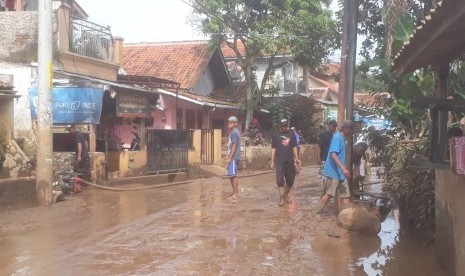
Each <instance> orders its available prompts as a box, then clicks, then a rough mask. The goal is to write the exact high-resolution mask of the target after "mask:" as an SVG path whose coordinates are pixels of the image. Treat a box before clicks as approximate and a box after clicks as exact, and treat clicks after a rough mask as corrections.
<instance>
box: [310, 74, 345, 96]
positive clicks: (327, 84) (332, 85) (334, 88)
mask: <svg viewBox="0 0 465 276" xmlns="http://www.w3.org/2000/svg"><path fill="white" fill-rule="evenodd" d="M308 76H309V77H310V78H312V79H314V80H316V81H317V82H319V83H321V84H322V85H323V86H324V87H328V88H329V89H331V90H332V91H334V92H336V93H338V91H339V83H331V82H329V81H326V80H323V79H320V78H317V77H315V76H312V75H308Z"/></svg>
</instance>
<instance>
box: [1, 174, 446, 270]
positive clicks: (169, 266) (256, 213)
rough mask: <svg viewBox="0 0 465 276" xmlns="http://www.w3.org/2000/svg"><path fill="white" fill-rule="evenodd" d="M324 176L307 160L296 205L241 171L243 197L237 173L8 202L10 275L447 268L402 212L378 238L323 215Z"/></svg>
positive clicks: (266, 179)
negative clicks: (282, 202) (233, 197)
mask: <svg viewBox="0 0 465 276" xmlns="http://www.w3.org/2000/svg"><path fill="white" fill-rule="evenodd" d="M321 182H322V181H321V179H319V178H318V177H317V168H316V167H306V168H303V170H302V172H301V173H300V174H299V175H298V177H297V180H296V185H295V188H294V189H293V191H292V192H291V195H290V196H291V199H292V203H291V204H289V205H288V206H286V207H279V206H278V190H277V187H276V185H275V183H274V174H262V175H257V176H253V177H244V178H240V179H239V188H240V198H239V200H238V201H237V202H230V201H228V200H227V199H226V196H227V195H228V194H229V193H230V191H231V187H230V185H229V181H228V180H227V179H221V178H205V179H201V180H196V181H194V182H192V183H190V184H185V185H178V186H168V187H163V188H154V189H147V190H140V191H131V192H112V191H103V190H98V189H94V188H86V189H85V191H84V192H82V193H80V194H74V195H71V196H69V197H67V200H66V201H64V202H61V203H57V204H54V205H52V206H42V207H35V208H24V209H17V210H10V211H5V210H3V211H1V213H0V222H1V227H0V248H1V251H0V275H202V276H203V275H254V276H256V275H376V274H379V275H445V272H444V271H442V270H441V269H440V268H439V267H438V265H437V264H436V262H435V260H434V257H433V253H432V250H433V246H432V245H429V246H426V245H423V244H417V243H415V242H412V241H411V239H409V238H408V237H405V236H403V235H402V234H399V233H401V232H400V231H399V227H398V223H397V222H396V219H395V216H394V215H390V216H389V217H388V218H387V219H386V221H385V222H384V223H383V229H382V230H381V233H380V234H379V235H378V236H374V237H366V236H360V235H358V234H355V233H349V232H347V231H345V230H343V229H341V228H339V227H337V225H336V221H335V216H334V215H333V212H332V205H330V206H329V208H327V213H326V214H324V215H323V216H322V217H320V218H315V217H314V216H313V215H312V211H313V210H312V208H314V207H315V205H316V202H317V199H318V197H319V195H320V193H321ZM131 187H135V186H131ZM438 273H439V274H438Z"/></svg>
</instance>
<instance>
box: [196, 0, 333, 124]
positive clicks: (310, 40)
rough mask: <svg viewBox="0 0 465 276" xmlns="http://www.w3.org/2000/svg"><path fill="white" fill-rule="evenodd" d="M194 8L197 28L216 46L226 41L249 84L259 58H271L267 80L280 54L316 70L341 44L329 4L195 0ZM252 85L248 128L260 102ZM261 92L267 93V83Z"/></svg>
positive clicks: (315, 0)
mask: <svg viewBox="0 0 465 276" xmlns="http://www.w3.org/2000/svg"><path fill="white" fill-rule="evenodd" d="M192 4H193V7H194V16H196V18H197V21H196V23H197V24H196V25H197V26H198V27H199V29H200V30H201V31H202V32H203V33H204V34H207V35H210V36H211V40H212V44H213V45H215V46H218V45H221V44H223V43H226V44H227V45H228V46H229V47H230V48H231V49H233V51H234V52H235V53H236V56H237V59H238V65H239V66H240V67H241V68H242V70H243V72H244V74H245V79H246V81H247V82H249V83H252V82H255V72H254V71H255V68H254V63H255V62H256V60H257V59H258V58H259V57H262V56H267V57H268V58H269V59H268V60H269V64H268V68H267V70H266V71H265V76H264V80H265V81H267V80H268V77H269V74H270V72H271V71H272V70H273V69H274V68H280V67H282V66H283V64H276V63H275V62H273V61H274V59H275V56H276V55H286V56H290V57H293V58H294V60H295V61H297V62H299V63H300V64H301V65H304V66H312V67H316V65H319V64H320V63H321V61H322V60H323V59H324V58H325V57H326V56H328V55H329V54H330V53H331V52H332V50H333V49H336V48H337V47H338V46H339V41H340V35H339V32H338V25H337V22H336V21H335V20H333V19H332V17H331V11H330V10H329V9H328V5H329V1H320V0H288V1H267V0H193V1H192ZM241 45H244V51H245V53H243V54H242V50H240V49H242V48H240V46H241ZM290 61H292V59H291V60H290ZM288 62H289V61H288ZM252 87H254V85H249V88H248V91H247V97H246V100H245V109H246V112H247V115H246V125H249V123H250V121H251V119H252V114H253V110H254V109H255V107H256V105H257V104H258V102H259V101H258V100H254V95H253V93H254V90H253V89H252ZM260 90H264V85H263V83H262V85H260ZM263 93H264V92H263V91H262V92H261V93H260V94H259V95H258V96H259V97H260V96H261V94H263Z"/></svg>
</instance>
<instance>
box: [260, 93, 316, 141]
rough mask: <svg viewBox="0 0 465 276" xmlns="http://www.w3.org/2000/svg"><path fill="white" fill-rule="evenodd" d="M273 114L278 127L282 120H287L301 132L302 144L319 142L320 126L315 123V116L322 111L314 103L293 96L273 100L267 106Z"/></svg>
mask: <svg viewBox="0 0 465 276" xmlns="http://www.w3.org/2000/svg"><path fill="white" fill-rule="evenodd" d="M265 108H266V109H267V110H270V112H271V118H272V123H273V125H274V126H277V125H278V123H279V121H280V120H281V119H287V120H288V121H289V122H290V124H291V126H293V127H295V128H296V129H297V130H300V132H301V134H302V135H301V137H302V138H301V142H302V143H311V142H315V141H316V140H317V136H318V133H319V126H318V125H317V124H316V123H315V122H314V116H315V114H317V113H319V112H321V111H322V110H321V109H320V108H318V107H317V105H316V104H315V102H314V101H312V100H310V99H308V98H306V97H302V96H300V95H297V94H296V95H293V96H289V97H279V98H273V99H272V101H271V102H270V103H268V104H266V105H265Z"/></svg>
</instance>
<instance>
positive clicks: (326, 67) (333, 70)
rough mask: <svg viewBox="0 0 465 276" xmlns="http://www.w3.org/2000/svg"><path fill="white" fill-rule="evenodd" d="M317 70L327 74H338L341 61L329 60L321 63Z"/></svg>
mask: <svg viewBox="0 0 465 276" xmlns="http://www.w3.org/2000/svg"><path fill="white" fill-rule="evenodd" d="M318 71H320V72H321V73H322V74H324V75H327V76H332V75H339V74H340V72H341V63H339V62H331V63H325V64H322V65H320V67H319V68H318Z"/></svg>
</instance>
